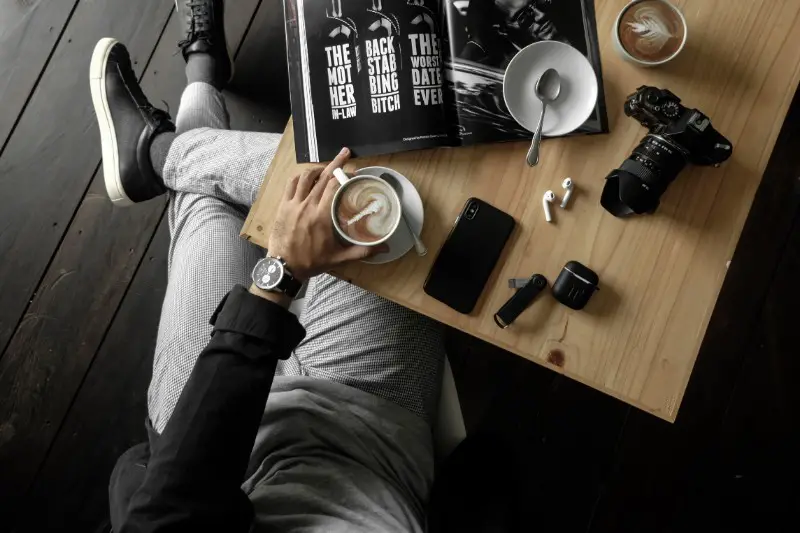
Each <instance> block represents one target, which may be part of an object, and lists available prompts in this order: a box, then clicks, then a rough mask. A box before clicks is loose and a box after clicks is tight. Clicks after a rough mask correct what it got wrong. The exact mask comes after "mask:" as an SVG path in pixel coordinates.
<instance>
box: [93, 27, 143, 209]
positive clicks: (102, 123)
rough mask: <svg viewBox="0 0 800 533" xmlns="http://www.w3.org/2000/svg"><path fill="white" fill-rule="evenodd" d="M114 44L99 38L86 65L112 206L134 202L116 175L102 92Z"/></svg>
mask: <svg viewBox="0 0 800 533" xmlns="http://www.w3.org/2000/svg"><path fill="white" fill-rule="evenodd" d="M115 44H117V40H116V39H111V38H109V37H106V38H104V39H100V41H99V42H98V43H97V44H96V45H95V47H94V52H93V53H92V62H91V64H90V65H89V88H90V89H91V91H92V105H94V114H95V116H97V124H98V126H99V127H100V145H101V146H102V149H103V178H104V180H105V183H106V192H107V193H108V197H109V198H110V199H111V201H112V202H113V203H114V205H119V206H126V205H132V204H133V203H134V202H133V201H131V199H130V198H128V195H127V194H125V189H124V188H123V187H122V179H121V177H120V174H119V148H118V147H117V135H116V131H115V130H114V122H113V121H112V120H111V108H109V106H108V98H107V96H106V91H105V83H106V63H107V61H108V55H109V53H111V48H113V46H114V45H115Z"/></svg>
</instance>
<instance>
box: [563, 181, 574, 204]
mask: <svg viewBox="0 0 800 533" xmlns="http://www.w3.org/2000/svg"><path fill="white" fill-rule="evenodd" d="M561 186H562V187H563V188H564V191H565V192H564V199H563V200H561V208H562V209H565V208H566V207H567V204H568V203H569V199H570V198H572V189H573V185H572V178H566V179H565V180H564V181H562V182H561Z"/></svg>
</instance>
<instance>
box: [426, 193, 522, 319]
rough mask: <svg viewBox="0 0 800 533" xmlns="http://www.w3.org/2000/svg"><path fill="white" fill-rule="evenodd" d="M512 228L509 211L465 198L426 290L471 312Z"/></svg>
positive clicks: (454, 307) (427, 281) (458, 309)
mask: <svg viewBox="0 0 800 533" xmlns="http://www.w3.org/2000/svg"><path fill="white" fill-rule="evenodd" d="M512 231H514V218H513V217H512V216H511V215H509V214H507V213H504V212H503V211H500V210H499V209H497V208H496V207H493V206H491V205H489V204H488V203H486V202H484V201H483V200H479V199H478V198H470V199H469V200H467V203H466V204H465V205H464V209H462V210H461V214H460V215H458V218H457V219H456V222H455V224H454V225H453V229H451V230H450V235H448V236H447V240H445V242H444V244H443V245H442V248H441V249H440V250H439V255H438V256H436V260H435V261H434V263H433V266H432V267H431V271H430V272H429V273H428V278H427V279H426V280H425V285H424V287H423V288H424V289H425V292H426V293H427V294H429V295H430V296H432V297H434V298H436V299H437V300H439V301H440V302H442V303H444V304H446V305H448V306H450V307H452V308H453V309H455V310H456V311H458V312H460V313H464V314H469V313H471V312H472V310H473V309H474V308H475V304H476V303H478V298H480V296H481V293H482V292H483V287H484V286H485V285H486V282H487V281H488V280H489V276H491V274H492V270H494V266H495V264H497V260H498V259H500V254H501V253H502V252H503V248H504V247H505V245H506V242H507V241H508V238H509V237H510V236H511V232H512Z"/></svg>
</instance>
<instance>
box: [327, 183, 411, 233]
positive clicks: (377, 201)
mask: <svg viewBox="0 0 800 533" xmlns="http://www.w3.org/2000/svg"><path fill="white" fill-rule="evenodd" d="M333 175H334V176H335V177H336V179H337V180H338V181H339V184H340V185H341V187H339V190H338V191H336V194H335V195H334V196H333V202H332V204H331V219H332V220H333V227H334V229H335V230H336V233H337V234H338V235H339V237H341V238H342V239H344V240H345V241H347V242H349V243H351V244H356V245H359V246H377V245H379V244H382V243H384V242H386V241H388V240H389V239H390V238H391V237H392V235H394V233H395V231H397V228H398V227H399V225H400V220H401V219H402V216H403V204H402V202H401V201H400V197H399V196H398V194H397V191H395V190H394V187H392V186H391V185H390V184H389V183H388V182H387V181H386V180H384V179H382V178H379V177H378V176H368V175H360V176H353V177H350V176H348V175H347V174H345V173H344V171H343V170H342V169H340V168H337V169H336V170H334V171H333ZM369 182H373V183H375V182H377V184H378V187H379V189H380V190H379V191H375V190H372V191H370V190H369V189H368V185H369ZM360 185H364V190H363V191H362V192H363V194H366V195H367V198H368V199H369V200H370V203H369V204H368V205H366V206H364V207H363V208H362V209H360V210H358V212H354V213H352V217H351V218H350V220H354V222H353V230H351V231H350V233H348V232H347V231H346V230H345V229H344V228H343V227H342V225H341V223H340V220H339V212H338V211H339V204H340V202H341V201H342V198H343V196H344V195H345V194H347V192H348V191H350V190H352V188H353V187H359V186H360ZM384 194H385V195H386V196H385V197H384V196H383V195H384ZM384 202H385V203H384ZM373 206H374V209H377V211H375V212H372V213H370V212H369V211H370V209H372V208H373ZM387 208H388V209H390V210H391V211H390V213H391V216H390V217H389V220H386V221H385V222H386V224H387V225H386V226H385V227H383V228H381V229H382V230H385V231H380V232H379V233H380V234H381V235H380V236H375V238H374V239H372V238H371V237H370V238H364V239H359V238H357V237H358V233H359V232H361V233H362V234H363V235H367V234H369V233H370V231H369V229H370V228H369V226H368V224H369V223H370V222H371V223H380V222H381V217H380V216H376V215H380V210H381V209H384V210H385V209H387ZM362 219H363V220H365V221H366V220H367V219H369V221H368V222H365V223H364V224H360V225H358V226H355V224H356V223H357V222H359V221H360V220H362ZM373 235H374V232H373Z"/></svg>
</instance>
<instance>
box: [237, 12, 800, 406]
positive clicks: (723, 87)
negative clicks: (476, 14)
mask: <svg viewBox="0 0 800 533" xmlns="http://www.w3.org/2000/svg"><path fill="white" fill-rule="evenodd" d="M624 4H625V2H624V0H608V1H605V2H600V3H598V9H597V20H598V27H599V35H600V45H601V52H602V54H603V69H604V79H605V81H606V93H607V100H608V104H609V110H610V111H611V112H612V117H611V122H612V125H613V127H612V133H611V134H610V135H608V136H591V137H585V138H569V139H557V140H550V141H548V142H547V145H546V146H545V147H544V148H543V162H542V164H541V165H540V166H539V167H536V168H535V169H529V168H527V167H526V165H525V163H524V154H525V151H526V150H527V146H526V145H523V144H522V143H511V144H502V145H482V146H475V147H470V148H458V149H438V150H427V151H418V152H413V153H403V154H393V155H388V156H381V157H374V158H365V159H363V160H360V161H357V162H355V164H358V165H385V166H389V167H393V168H395V169H397V170H399V171H400V172H402V173H404V174H405V175H406V176H408V177H409V178H410V179H411V180H412V181H413V182H414V183H415V184H416V185H417V188H418V189H419V190H420V192H421V195H422V197H423V202H424V203H425V206H426V217H425V218H426V220H425V228H424V230H423V235H422V237H423V239H424V240H425V241H426V244H427V245H428V248H430V249H431V250H436V249H437V248H439V247H440V246H441V244H442V243H443V242H444V240H445V238H446V237H447V234H448V232H449V230H450V227H451V226H452V221H453V220H454V219H455V218H456V216H457V214H458V213H459V212H460V210H461V208H462V206H463V205H464V202H465V200H466V199H467V198H469V197H470V196H477V197H480V198H482V199H484V200H487V201H489V202H490V203H492V204H494V205H495V206H497V207H499V208H501V209H504V210H505V211H507V212H509V213H510V214H512V215H513V216H514V217H515V218H516V219H517V221H518V230H517V231H516V233H515V235H514V236H512V239H511V242H510V244H509V246H508V247H507V249H506V254H505V256H504V257H503V258H502V259H501V261H500V266H499V267H498V269H497V271H496V272H495V275H494V277H492V278H491V280H490V281H489V284H488V286H487V289H486V290H485V291H484V298H483V300H482V301H481V302H479V304H478V308H477V310H476V312H474V313H473V314H472V315H470V316H465V315H460V314H459V313H457V312H456V311H454V310H452V309H450V308H448V307H446V306H445V305H444V304H442V303H440V302H437V301H436V300H434V299H433V298H431V297H429V296H427V295H426V294H425V293H424V292H423V291H422V290H420V289H421V288H422V285H423V283H424V280H425V278H426V276H427V273H428V271H429V269H430V267H431V265H432V263H433V261H434V260H435V257H436V254H429V255H428V256H426V257H424V258H418V257H416V256H414V255H413V254H409V255H407V256H406V257H404V258H403V259H401V260H399V261H396V262H393V263H391V264H387V265H380V266H373V265H367V264H363V263H359V264H354V265H349V266H347V267H346V268H342V269H339V270H337V271H336V273H337V275H339V276H341V277H343V278H345V279H348V280H350V281H352V282H353V283H356V284H358V285H360V286H362V287H364V288H366V289H368V290H371V291H373V292H376V293H378V294H380V295H382V296H384V297H386V298H389V299H391V300H394V301H396V302H398V303H400V304H402V305H404V306H406V307H410V308H412V309H414V310H416V311H419V312H421V313H424V314H427V315H429V316H431V317H433V318H434V319H436V320H439V321H441V322H444V323H446V324H448V325H450V326H453V327H456V328H459V329H462V330H463V331H466V332H468V333H470V334H472V335H475V336H477V337H480V338H482V339H484V340H487V341H489V342H493V343H495V344H497V345H499V346H501V347H502V348H504V349H507V350H509V351H512V352H514V353H516V354H518V355H520V356H523V357H526V358H528V359H530V360H533V361H536V362H538V363H541V364H543V365H549V363H548V358H549V357H550V354H551V353H552V352H554V351H555V350H558V351H560V352H561V353H562V354H563V355H564V360H565V363H564V365H563V367H560V368H556V367H553V366H552V365H550V366H551V368H554V369H556V370H559V371H561V372H563V373H564V374H566V375H568V376H569V377H571V378H574V379H576V380H578V381H581V382H583V383H587V384H589V385H591V386H592V387H595V388H597V389H599V390H602V391H604V392H606V393H608V394H611V395H614V396H616V397H618V398H621V399H623V400H624V401H626V402H628V403H630V404H632V405H635V406H637V407H640V408H642V409H644V410H646V411H648V412H650V413H652V414H655V415H657V416H659V417H662V418H664V419H666V420H669V421H674V419H675V417H676V416H677V412H678V408H679V406H680V404H681V401H682V399H683V394H684V391H685V388H686V386H687V383H688V381H689V377H690V375H691V372H692V368H693V366H694V363H695V359H696V356H697V354H698V351H699V349H700V346H701V343H702V340H703V336H704V334H705V331H706V326H707V324H708V322H709V319H710V317H711V314H712V311H713V308H714V304H715V302H716V299H717V296H718V294H719V290H720V288H721V286H722V284H723V281H724V279H725V276H726V266H725V265H726V263H727V261H728V260H729V259H730V258H731V256H732V255H733V253H734V249H735V247H736V242H737V240H738V238H739V235H740V233H741V229H742V226H743V225H744V221H745V219H746V217H747V213H748V211H749V209H750V206H751V204H752V200H753V196H754V194H755V192H756V189H757V188H758V184H759V182H760V181H761V178H762V176H763V171H764V169H765V167H766V164H767V161H768V158H769V154H770V153H771V151H772V147H773V145H774V143H775V139H776V138H777V135H778V132H779V130H780V124H781V121H782V119H783V118H784V117H785V114H786V110H787V109H788V107H789V103H790V102H791V98H792V96H793V95H794V92H795V90H796V88H797V85H798V80H800V48H798V47H797V46H795V43H796V42H798V41H800V3H797V2H767V1H761V2H734V3H731V2H727V1H724V0H713V1H711V0H709V1H704V2H700V3H698V2H693V3H692V2H681V3H680V4H681V5H682V6H683V7H684V11H685V15H686V18H687V20H688V22H689V25H690V26H692V27H696V28H703V31H702V32H695V33H694V34H693V35H694V37H693V38H691V37H690V39H689V49H688V50H687V51H685V52H684V53H683V54H682V55H681V56H680V57H679V58H678V59H677V60H676V61H675V62H673V63H671V64H670V65H668V66H666V67H665V68H662V69H640V68H637V67H634V66H632V65H630V64H629V63H626V62H624V61H623V60H622V59H620V58H619V57H618V56H617V55H615V53H614V52H613V51H612V43H611V39H610V34H611V26H612V23H613V20H614V19H615V17H616V14H617V13H619V11H620V9H621V8H622V7H623V6H624ZM765 58H769V59H768V60H766V59H765ZM619 84H623V86H619ZM643 84H652V85H657V86H661V87H669V88H670V89H671V90H673V91H674V92H675V93H676V94H678V95H680V96H681V97H682V98H683V99H684V103H685V104H687V105H689V106H692V107H697V108H699V109H702V110H703V111H705V112H706V113H707V114H708V115H709V116H711V117H712V118H713V120H714V125H715V126H716V127H717V128H718V129H719V130H720V131H722V132H723V133H724V134H725V135H726V136H727V137H728V138H730V140H731V141H732V142H733V144H734V145H735V149H734V154H733V157H732V159H731V160H730V161H729V162H728V163H726V164H725V165H723V166H722V167H721V168H719V169H715V168H709V167H695V168H690V169H687V170H685V171H684V172H683V173H682V175H681V176H680V177H679V178H678V180H677V181H676V182H675V183H674V184H673V185H672V186H671V187H670V189H669V190H668V191H667V193H666V195H665V196H664V197H663V201H662V205H661V207H660V209H659V211H658V212H657V213H656V214H655V215H653V216H641V217H636V218H633V219H629V220H620V219H616V218H614V217H612V216H611V215H610V214H609V213H606V212H605V211H604V210H603V209H602V208H601V207H600V205H598V204H599V199H600V195H601V190H602V188H603V185H604V180H603V177H604V176H605V175H606V173H607V172H608V171H609V170H610V169H612V168H615V167H617V166H618V165H619V164H620V163H621V162H622V161H623V160H624V159H625V157H627V156H628V155H629V154H630V153H631V149H632V148H633V147H634V146H635V145H636V144H638V142H639V140H640V139H641V137H642V135H643V133H644V130H643V129H642V128H641V126H640V125H639V124H638V123H636V122H635V121H633V120H631V119H629V118H626V117H625V116H624V114H623V109H622V103H623V100H624V97H625V96H626V95H627V94H629V93H630V92H631V91H633V90H634V89H635V88H636V87H637V86H639V85H643ZM287 131H288V132H291V131H292V130H291V127H290V128H289V129H288V130H287ZM297 172H298V166H297V165H296V163H295V154H294V147H293V139H292V135H287V136H286V137H285V138H284V142H283V144H282V146H281V148H280V150H279V153H278V156H277V157H276V159H275V162H274V163H273V166H272V168H271V169H270V173H269V174H268V179H267V181H266V185H265V186H264V187H262V191H261V196H260V198H259V203H258V204H257V206H256V207H255V208H254V209H253V210H252V211H251V213H250V217H249V219H248V223H247V225H246V227H245V228H244V233H245V234H246V235H247V236H248V237H249V238H250V239H251V240H252V241H253V242H255V243H257V244H260V245H265V244H266V242H267V239H268V235H269V233H270V231H271V228H272V219H273V217H274V214H275V212H276V209H275V208H276V204H277V203H278V202H279V200H280V191H281V190H282V189H283V187H284V185H285V181H286V180H287V179H289V177H291V176H292V175H295V174H296V173H297ZM565 176H572V177H573V178H574V181H575V182H576V183H577V186H578V187H579V189H580V193H579V194H577V195H576V197H575V200H574V201H573V202H572V205H571V207H570V208H569V210H568V211H561V210H559V211H558V212H557V213H556V218H557V221H556V223H554V224H548V223H546V222H545V221H544V218H543V216H542V213H541V207H540V205H541V198H542V194H543V192H544V191H545V190H547V189H552V190H558V191H560V190H561V188H560V183H561V180H562V179H563V178H564V177H565ZM569 260H579V261H582V262H584V263H585V264H587V265H589V266H590V267H592V268H594V269H595V270H596V271H597V272H598V273H599V275H600V279H601V287H605V290H601V291H600V292H599V293H597V295H596V296H595V297H594V298H593V301H592V302H591V303H590V305H589V307H588V308H587V309H586V311H581V312H572V311H571V310H569V309H567V308H566V307H563V306H559V305H557V304H555V303H554V302H553V300H552V299H545V300H542V301H540V302H538V303H537V304H536V305H535V306H534V307H533V308H532V309H531V310H530V311H528V312H527V313H525V314H523V315H522V316H521V317H520V319H519V320H518V321H517V322H516V323H515V325H514V327H511V328H508V329H506V330H500V329H499V328H497V326H496V325H495V323H494V320H493V318H492V316H493V313H494V312H495V311H496V310H497V309H499V308H500V306H501V305H502V304H503V303H504V302H505V301H506V300H507V299H508V297H509V295H510V293H509V291H508V288H507V287H506V286H505V282H506V280H507V279H508V278H511V277H519V276H529V275H530V274H532V273H534V272H540V273H543V274H545V275H546V276H547V277H548V278H549V279H550V280H551V281H552V280H554V279H555V277H556V276H557V275H558V272H559V271H560V269H561V268H562V267H563V265H564V264H565V263H566V262H567V261H569Z"/></svg>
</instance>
